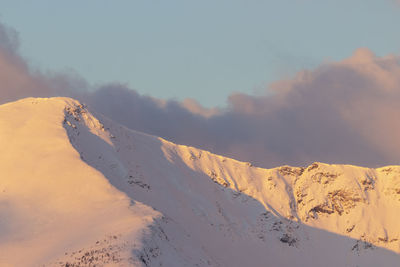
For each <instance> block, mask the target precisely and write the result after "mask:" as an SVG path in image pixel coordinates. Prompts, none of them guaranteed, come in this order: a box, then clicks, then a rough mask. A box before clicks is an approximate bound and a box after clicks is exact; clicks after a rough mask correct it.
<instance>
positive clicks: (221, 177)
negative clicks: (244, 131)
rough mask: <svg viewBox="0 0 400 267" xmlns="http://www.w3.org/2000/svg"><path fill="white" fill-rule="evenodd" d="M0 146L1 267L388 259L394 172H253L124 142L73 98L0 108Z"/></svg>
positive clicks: (130, 139)
mask: <svg viewBox="0 0 400 267" xmlns="http://www.w3.org/2000/svg"><path fill="white" fill-rule="evenodd" d="M0 147H1V148H2V153H1V154H0V177H1V179H0V214H4V216H1V218H4V219H2V220H0V226H1V227H0V228H1V229H2V230H1V231H0V235H1V237H2V238H1V241H0V263H1V264H3V263H5V264H9V265H14V266H31V265H45V266H59V265H63V266H79V265H80V266H82V265H83V266H90V265H94V264H96V265H100V266H104V265H107V264H108V265H111V266H159V265H164V266H195V265H198V266H265V264H266V263H268V265H271V266H299V265H300V266H346V265H349V264H354V265H362V266H376V265H378V264H380V262H381V261H382V259H383V258H384V259H385V266H397V264H398V262H399V259H400V257H399V255H398V253H399V252H400V230H399V229H398V227H397V225H398V223H397V222H398V218H397V212H396V211H397V210H399V209H400V180H399V177H400V167H398V166H387V167H382V168H378V169H371V168H364V167H357V166H351V165H331V164H325V163H320V162H314V163H312V164H310V165H309V166H307V167H291V166H281V167H277V168H273V169H263V168H257V167H253V166H252V165H251V164H250V163H246V162H240V161H237V160H234V159H230V158H226V157H223V156H218V155H215V154H212V153H210V152H207V151H204V150H200V149H197V148H194V147H190V146H183V145H176V144H174V143H172V142H168V141H166V140H164V139H162V138H158V137H154V136H151V135H147V134H143V133H140V132H136V131H133V130H130V129H127V128H125V127H123V126H121V125H118V124H117V123H115V122H113V121H111V120H109V119H107V118H105V117H103V116H101V115H98V114H96V115H94V114H92V113H91V112H90V110H88V109H87V108H86V106H85V105H83V104H81V103H80V102H79V101H76V100H74V99H71V98H39V99H38V98H27V99H23V100H20V101H17V102H14V103H9V104H5V105H2V106H0ZM13 255H23V257H15V256H13ZM244 255H245V256H244ZM309 255H312V257H311V256H309ZM344 255H345V256H344Z"/></svg>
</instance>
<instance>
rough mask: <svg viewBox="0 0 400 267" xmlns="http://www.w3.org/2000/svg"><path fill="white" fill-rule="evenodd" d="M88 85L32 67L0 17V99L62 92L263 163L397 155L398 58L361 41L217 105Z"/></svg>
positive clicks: (385, 160) (147, 126)
mask: <svg viewBox="0 0 400 267" xmlns="http://www.w3.org/2000/svg"><path fill="white" fill-rule="evenodd" d="M78 88H83V90H78ZM88 88H89V86H88V85H87V83H86V82H85V81H84V80H83V79H81V78H79V77H71V76H70V75H61V74H50V75H49V74H43V73H39V72H37V71H34V70H32V69H31V68H30V67H29V66H28V64H27V63H26V62H25V61H24V60H23V58H22V57H21V56H20V55H19V54H18V41H17V38H16V33H15V32H14V31H12V30H11V29H9V28H7V27H5V26H4V25H3V26H1V25H0V102H6V101H11V100H15V99H18V98H21V97H26V96H54V95H64V96H72V97H75V98H78V99H81V100H84V101H85V102H87V103H88V104H89V105H90V106H91V107H93V108H94V109H96V110H97V111H99V112H101V113H104V114H105V115H106V116H108V117H110V118H112V119H114V120H115V121H117V122H119V123H121V124H124V125H125V126H127V127H130V128H133V129H136V130H140V131H143V132H146V133H150V134H154V135H158V136H161V137H165V138H167V139H169V140H171V141H174V142H177V143H181V144H187V145H193V146H197V147H200V148H204V149H207V150H211V151H213V152H215V153H219V154H224V155H228V156H231V157H234V158H237V159H240V160H245V161H251V162H253V163H255V164H256V165H259V166H265V167H271V166H276V165H281V164H292V165H304V164H308V163H311V162H312V161H323V162H330V163H350V164H361V165H370V166H376V165H385V164H399V160H398V159H399V158H400V140H399V138H398V136H400V121H399V119H398V118H400V105H399V104H398V103H400V63H399V58H398V57H396V56H394V55H389V56H386V57H377V56H375V55H374V54H373V53H372V52H371V51H370V50H368V49H366V48H360V49H358V50H357V51H355V53H354V54H353V55H352V56H351V57H350V58H347V59H345V60H343V61H340V62H330V63H324V64H322V65H321V66H319V67H317V68H316V69H314V70H304V71H301V72H299V73H298V74H297V75H296V76H295V77H293V78H291V79H288V80H282V81H278V82H276V83H274V84H271V85H270V86H269V88H266V94H265V95H258V96H254V95H247V94H233V95H231V96H230V97H229V99H228V103H229V104H228V107H227V108H226V109H223V110H222V109H207V108H204V107H202V106H201V105H200V104H198V103H197V102H196V101H195V100H185V101H183V102H177V101H166V100H160V99H156V98H152V97H149V96H143V95H139V94H138V93H137V92H135V91H134V90H131V89H130V88H128V87H127V86H125V85H121V84H109V85H103V86H101V87H99V88H91V90H88ZM267 92H268V94H267ZM271 92H272V93H271Z"/></svg>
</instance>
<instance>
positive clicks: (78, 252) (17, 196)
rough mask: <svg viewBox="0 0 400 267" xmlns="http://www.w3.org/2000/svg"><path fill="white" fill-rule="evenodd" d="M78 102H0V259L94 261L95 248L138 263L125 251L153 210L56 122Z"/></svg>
mask: <svg viewBox="0 0 400 267" xmlns="http://www.w3.org/2000/svg"><path fill="white" fill-rule="evenodd" d="M78 104H79V103H78V102H76V101H73V100H70V99H57V98H56V99H51V100H50V99H25V100H22V101H18V102H16V103H11V104H6V105H3V106H1V107H0V148H1V153H0V266H5V265H6V266H7V265H9V266H39V265H41V264H43V263H49V264H50V265H51V263H52V262H54V263H55V262H56V261H57V264H58V265H59V264H61V263H64V264H66V263H68V262H69V261H70V260H71V258H72V259H73V261H75V262H81V263H82V264H84V263H88V262H93V263H95V262H96V260H95V259H94V258H93V259H91V256H92V255H93V251H95V250H97V251H98V252H97V253H96V254H97V255H96V256H97V257H101V259H102V262H103V263H108V264H110V265H111V266H112V264H114V265H115V266H120V265H125V264H128V263H129V262H131V263H134V262H139V260H138V259H137V258H135V257H133V255H132V252H131V250H132V249H133V248H134V247H140V246H141V240H142V238H141V236H143V234H145V233H144V231H145V230H146V229H148V225H150V224H152V223H153V220H154V218H158V217H160V214H159V213H158V212H156V211H154V210H153V209H151V208H149V207H147V206H145V205H143V204H140V203H131V200H130V199H129V197H127V196H126V195H125V194H123V193H121V192H120V191H118V190H117V189H115V188H114V187H113V186H112V185H111V184H110V183H109V182H108V180H107V179H106V178H105V177H104V175H103V174H102V173H100V172H99V171H98V170H96V169H95V168H92V167H90V166H89V165H87V164H86V163H85V162H84V161H82V159H81V157H80V155H79V153H78V152H77V151H76V150H75V149H74V148H73V147H72V146H71V143H70V141H69V139H68V137H67V133H66V131H65V129H64V127H63V121H64V118H65V113H64V109H65V108H66V107H68V106H75V105H78ZM109 247H110V249H109ZM105 248H107V251H105ZM68 253H73V255H69V254H68ZM85 253H91V255H90V256H89V254H87V255H85ZM77 257H79V258H80V259H79V260H75V258H77ZM97 261H99V260H98V259H97Z"/></svg>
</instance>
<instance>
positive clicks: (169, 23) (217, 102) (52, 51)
mask: <svg viewBox="0 0 400 267" xmlns="http://www.w3.org/2000/svg"><path fill="white" fill-rule="evenodd" d="M0 19H1V21H2V22H3V23H5V24H7V25H8V26H11V27H13V28H14V29H16V30H17V31H18V32H19V37H20V42H21V47H20V49H21V53H22V55H24V56H25V57H26V58H27V59H28V60H29V62H30V63H31V64H32V65H33V66H35V67H39V68H40V69H42V70H44V71H45V70H52V71H64V70H71V69H72V70H74V71H76V72H77V73H79V74H80V75H81V76H83V77H84V78H85V79H87V80H88V81H89V82H90V83H93V84H97V83H104V82H115V81H116V82H122V83H127V84H129V86H130V87H131V88H133V89H135V90H137V91H138V92H139V93H141V94H147V95H151V96H155V97H159V98H168V99H171V98H175V99H178V100H181V99H184V98H187V97H190V98H194V99H196V100H198V101H199V102H200V103H202V104H203V105H205V106H223V105H225V101H226V98H227V97H228V96H229V95H230V94H232V93H233V92H245V93H248V94H260V93H262V92H263V91H264V90H265V88H266V87H267V85H268V84H269V83H271V82H273V81H276V80H279V79H283V78H286V77H288V76H292V75H294V74H295V72H296V71H299V70H301V69H304V68H315V67H316V66H318V65H319V64H321V63H322V62H326V61H333V60H341V59H343V58H346V57H349V56H350V55H351V54H352V52H354V50H355V49H357V48H359V47H368V48H369V49H371V50H372V51H373V52H375V53H376V54H377V55H378V56H382V55H386V54H388V53H395V54H399V52H400V34H399V30H398V27H399V25H400V5H398V4H395V3H394V2H393V1H390V0H386V1H384V0H381V1H378V0H351V1H343V0H337V1H323V0H319V1H311V0H290V1H287V0H280V1H256V0H247V1H237V0H230V1H227V0H218V1H217V0H201V1H188V0H186V1H183V0H182V1H175V0H170V1H145V0H143V1H134V0H126V1H124V0H119V1H102V0H87V1H82V0H79V1H78V0H69V1H55V0H38V1H19V0H12V1H11V0H0Z"/></svg>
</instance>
